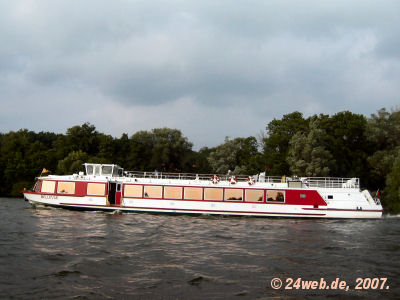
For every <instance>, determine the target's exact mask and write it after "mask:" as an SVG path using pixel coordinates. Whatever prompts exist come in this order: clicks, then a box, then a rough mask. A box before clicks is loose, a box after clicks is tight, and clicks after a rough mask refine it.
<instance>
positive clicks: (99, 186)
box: [35, 180, 106, 196]
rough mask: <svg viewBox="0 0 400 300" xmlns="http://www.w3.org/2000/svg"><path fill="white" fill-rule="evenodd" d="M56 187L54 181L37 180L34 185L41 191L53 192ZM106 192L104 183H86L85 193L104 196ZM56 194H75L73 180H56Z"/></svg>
mask: <svg viewBox="0 0 400 300" xmlns="http://www.w3.org/2000/svg"><path fill="white" fill-rule="evenodd" d="M55 189H56V181H50V180H43V181H42V182H40V181H39V182H38V183H37V184H36V187H35V191H39V190H40V191H41V192H42V193H54V190H55ZM105 193H106V185H105V183H93V182H89V183H88V184H87V194H88V195H95V196H104V195H105ZM57 194H75V182H73V181H58V184H57Z"/></svg>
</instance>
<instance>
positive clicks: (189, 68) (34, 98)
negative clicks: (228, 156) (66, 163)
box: [0, 0, 400, 149]
mask: <svg viewBox="0 0 400 300" xmlns="http://www.w3.org/2000/svg"><path fill="white" fill-rule="evenodd" d="M399 105H400V1H398V0H393V1H389V0H381V1H376V0H374V1H369V0H359V1H356V0H355V1H348V0H336V1H321V0H314V1H312V0H309V1H288V0H268V1H265V0H258V1H253V0H246V1H241V0H237V1H232V0H231V1H226V0H224V1H218V0H202V1H191V0H165V1H152V0H141V1H136V0H112V1H109V0H107V1H106V0H0V131H1V132H8V131H10V130H18V129H20V128H28V129H30V130H34V131H53V132H60V133H64V132H65V131H66V129H67V128H69V127H72V126H74V125H81V124H83V123H84V122H90V123H92V124H93V125H95V126H96V128H97V129H98V130H99V131H100V132H104V133H106V134H111V135H113V136H116V137H119V136H120V135H121V134H122V133H124V132H126V133H128V134H129V135H131V134H133V133H135V132H136V131H139V130H149V129H152V128H157V127H170V128H178V129H180V130H181V131H182V132H183V134H184V135H185V136H187V137H188V138H189V140H190V141H191V142H193V143H194V145H195V148H197V149H198V148H200V147H202V146H215V145H217V144H220V143H222V142H223V141H224V137H225V136H230V137H232V138H234V137H239V136H242V137H247V136H250V135H254V136H257V135H259V134H260V132H261V131H263V130H265V126H266V125H267V124H268V123H269V122H270V121H271V120H272V119H274V118H278V119H280V118H281V117H282V116H283V115H284V114H286V113H290V112H293V111H295V110H298V111H301V112H303V113H304V115H305V116H309V115H312V114H319V113H325V114H334V113H337V112H340V111H343V110H350V111H352V112H355V113H362V114H364V115H366V116H369V115H370V114H371V113H375V112H376V111H377V110H378V109H380V108H382V107H386V108H387V109H389V110H390V109H391V108H396V107H397V108H398V107H399Z"/></svg>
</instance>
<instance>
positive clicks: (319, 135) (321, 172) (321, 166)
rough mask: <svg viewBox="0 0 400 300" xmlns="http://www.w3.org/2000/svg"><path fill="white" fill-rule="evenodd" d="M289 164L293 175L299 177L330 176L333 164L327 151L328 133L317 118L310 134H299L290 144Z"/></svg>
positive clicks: (313, 121)
mask: <svg viewBox="0 0 400 300" xmlns="http://www.w3.org/2000/svg"><path fill="white" fill-rule="evenodd" d="M289 144H290V148H289V152H288V157H287V162H288V163H289V165H290V171H291V174H293V175H297V176H328V175H329V171H330V166H331V165H332V164H333V162H334V161H333V160H332V154H331V153H330V152H329V150H327V149H326V146H327V137H326V131H325V130H323V129H321V128H320V127H319V121H318V119H317V118H316V117H314V119H311V120H310V123H309V132H308V133H302V132H297V133H296V134H295V135H294V136H293V137H292V139H291V140H290V142H289Z"/></svg>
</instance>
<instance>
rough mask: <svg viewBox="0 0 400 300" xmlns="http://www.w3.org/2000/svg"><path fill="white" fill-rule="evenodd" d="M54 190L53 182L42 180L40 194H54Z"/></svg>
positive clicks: (54, 183) (54, 184)
mask: <svg viewBox="0 0 400 300" xmlns="http://www.w3.org/2000/svg"><path fill="white" fill-rule="evenodd" d="M55 188H56V182H55V181H50V180H43V182H42V193H54V190H55Z"/></svg>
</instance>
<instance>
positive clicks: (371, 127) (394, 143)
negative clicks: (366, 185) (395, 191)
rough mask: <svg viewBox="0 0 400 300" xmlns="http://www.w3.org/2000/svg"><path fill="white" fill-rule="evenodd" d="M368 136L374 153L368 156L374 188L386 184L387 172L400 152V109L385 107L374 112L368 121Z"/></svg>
mask: <svg viewBox="0 0 400 300" xmlns="http://www.w3.org/2000/svg"><path fill="white" fill-rule="evenodd" d="M367 137H368V141H369V145H368V146H369V147H370V148H371V149H373V154H371V155H370V156H369V157H368V165H369V167H370V170H371V171H370V174H371V176H370V177H371V178H370V182H371V186H372V187H373V188H374V189H377V188H382V187H383V186H384V185H385V179H386V176H387V174H388V173H389V172H390V170H391V169H392V167H393V164H394V161H395V160H396V157H397V155H398V153H399V152H400V111H399V110H397V111H395V110H393V111H392V112H391V113H389V112H387V111H386V109H385V108H382V109H380V110H379V111H378V113H377V114H372V115H371V118H369V119H368V122H367Z"/></svg>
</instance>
